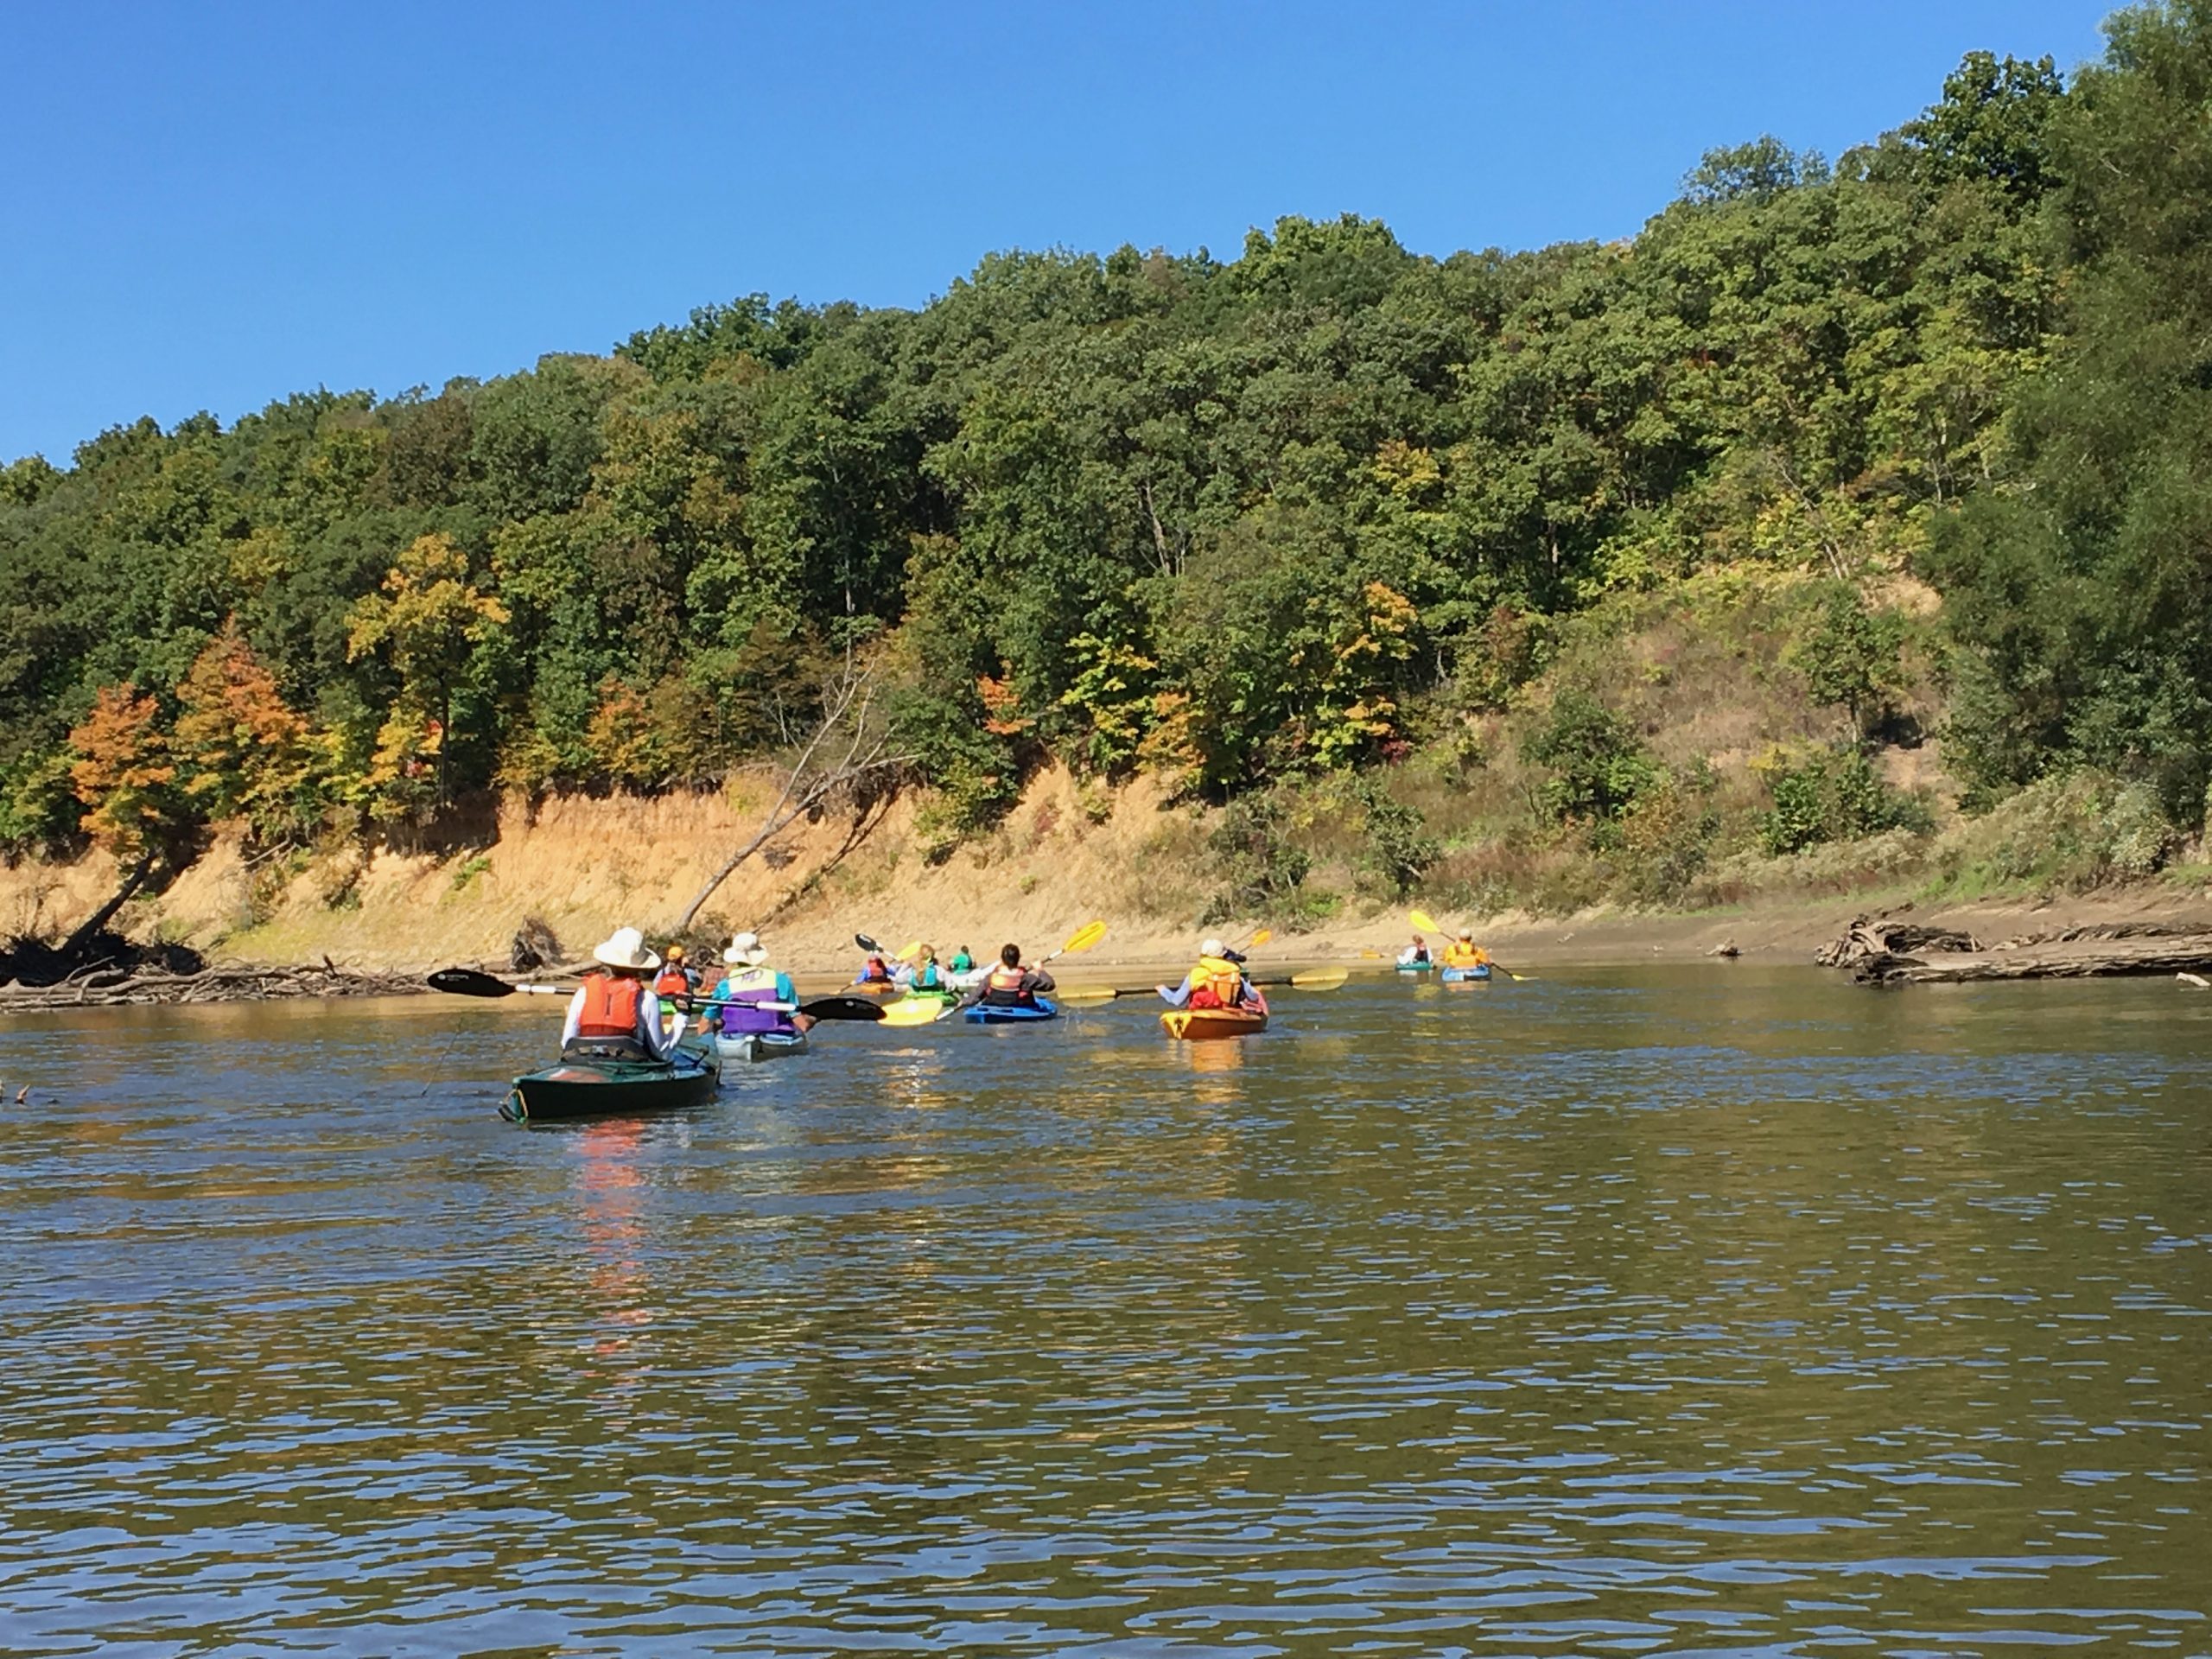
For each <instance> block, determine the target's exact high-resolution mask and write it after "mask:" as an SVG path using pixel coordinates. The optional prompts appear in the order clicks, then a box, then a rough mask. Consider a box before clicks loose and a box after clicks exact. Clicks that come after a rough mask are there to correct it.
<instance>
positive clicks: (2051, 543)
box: [1929, 4, 2212, 823]
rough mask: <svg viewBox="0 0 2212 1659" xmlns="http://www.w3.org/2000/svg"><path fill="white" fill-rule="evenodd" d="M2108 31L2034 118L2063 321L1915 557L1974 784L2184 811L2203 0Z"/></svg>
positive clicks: (2210, 414)
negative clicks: (1956, 683)
mask: <svg viewBox="0 0 2212 1659" xmlns="http://www.w3.org/2000/svg"><path fill="white" fill-rule="evenodd" d="M2107 34H2108V35H2109V37H2110V41H2111V45H2110V48H2109V49H2108V51H2107V54H2106V59H2105V61H2104V63H2103V64H2101V65H2100V66H2098V67H2093V68H2090V69H2088V70H2085V71H2084V72H2083V73H2082V76H2081V78H2080V79H2079V81H2078V82H2077V84H2076V86H2075V90H2074V91H2073V92H2072V93H2071V94H2069V96H2068V97H2066V98H2065V99H2063V101H2060V102H2057V103H2056V105H2055V107H2053V108H2052V109H2051V110H2050V112H2049V115H2048V118H2047V122H2046V124H2045V126H2044V129H2043V137H2044V142H2045V143H2046V144H2047V147H2048V156H2047V165H2045V166H2044V167H2043V168H2040V169H2039V170H2038V172H2037V178H2038V179H2041V178H2044V176H2045V175H2048V176H2049V177H2050V178H2055V179H2056V181H2057V183H2056V185H2055V186H2051V187H2048V188H2047V192H2046V195H2045V202H2046V207H2047V209H2048V212H2049V219H2050V229H2051V231H2052V232H2053V233H2054V237H2055V239H2056V245H2057V248H2058V251H2059V253H2060V256H2061V257H2063V259H2064V260H2065V262H2066V264H2067V266H2068V274H2067V283H2066V290H2065V294H2066V297H2065V305H2064V308H2063V312H2062V314H2061V316H2060V319H2059V321H2060V324H2061V328H2060V332H2059V334H2058V335H2057V337H2056V339H2055V340H2053V341H2052V342H2051V344H2050V350H2049V362H2048V365H2047V367H2045V368H2044V370H2043V371H2042V372H2040V373H2038V374H2037V375H2035V376H2034V377H2032V378H2029V379H2027V380H2024V381H2023V382H2022V383H2021V384H2020V385H2019V387H2018V394H2017V396H2016V397H2015V399H2014V403H2013V407H2012V410H2011V413H2010V415H2009V416H2008V428H2009V436H2010V442H2009V443H2008V444H2007V445H2006V446H2005V450H2004V453H2003V454H2002V455H2001V457H2000V459H2001V461H2002V464H2003V470H2002V472H2001V474H2000V475H1999V480H1998V483H1999V487H1997V488H1994V489H1985V490H1981V491H1979V492H1977V493H1974V495H1972V496H1971V497H1969V498H1968V499H1967V500H1966V501H1965V502H1964V503H1963V504H1962V505H1961V507H1960V508H1959V509H1958V510H1957V511H1956V512H1955V513H1953V514H1951V515H1949V516H1948V517H1947V518H1945V519H1943V520H1942V522H1940V523H1939V524H1938V525H1937V527H1936V541H1935V544H1934V548H1933V551H1932V556H1931V557H1930V558H1929V572H1930V574H1931V575H1932V576H1933V577H1934V579H1935V580H1936V583H1937V584H1938V586H1939V587H1941V588H1942V590H1943V593H1944V596H1945V600H1946V605H1945V615H1946V621H1947V625H1948V630H1949V632H1950V633H1951V636H1952V638H1953V639H1954V640H1955V643H1956V644H1957V645H1958V647H1959V655H1960V658H1961V664H1960V670H1959V678H1960V684H1961V695H1960V697H1959V699H1958V702H1957V705H1956V707H1955V710H1954V717H1953V721H1952V735H1953V737H1954V738H1955V748H1956V749H1957V751H1958V754H1959V760H1960V763H1961V766H1963V767H1964V769H1965V770H1966V771H1967V774H1968V776H1969V777H1970V778H1971V779H1973V781H1974V783H1975V784H1977V785H1979V786H1980V793H1981V796H1982V798H1985V799H1987V798H1994V797H1996V796H1997V795H1999V794H2000V793H2001V792H2002V791H2005V790H2006V789H2009V788H2013V787H2017V786H2018V785H2022V784H2024V783H2027V782H2029V781H2031V780H2032V779H2036V778H2037V777H2038V776H2040V775H2043V774H2044V773H2047V772H2052V771H2055V770H2067V769H2071V768H2074V767H2076V766H2082V765H2084V764H2086V765H2087V766H2090V767H2093V768H2097V769H2101V770H2104V771H2107V772H2114V773H2118V774H2120V775H2126V776H2134V777H2140V778H2143V779H2145V780H2146V781H2148V782H2150V783H2151V784H2152V786H2153V787H2154V788H2155V790H2156V791H2157V792H2158V796H2159V798H2161V800H2162V801H2163V803H2164V807H2165V810H2167V811H2169V812H2170V813H2171V814H2174V815H2176V816H2177V817H2179V818H2181V819H2182V821H2183V822H2188V823H2194V822H2196V820H2197V819H2198V817H2200V816H2201V814H2202V801H2203V794H2204V788H2205V785H2206V782H2207V780H2208V779H2212V696H2208V695H2207V694H2206V691H2205V690H2204V689H2203V688H2205V687H2206V686H2207V684H2208V683H2212V588H2208V586H2207V585H2206V583H2205V582H2204V580H2203V566H2204V555H2203V550H2204V548H2205V547H2206V546H2207V545H2208V544H2212V467H2208V465H2207V457H2208V456H2212V378H2208V375H2207V372H2206V358H2205V352H2204V345H2203V342H2204V341H2205V340H2206V339H2207V338H2208V337H2212V127H2208V125H2207V124H2206V122H2205V120H2204V110H2205V108H2206V105H2207V103H2208V100H2212V10H2207V9H2206V8H2204V7H2202V6H2200V5H2196V4H2176V5H2170V6H2160V5H2153V6H2143V7H2138V8H2135V9H2133V10H2126V11H2123V12H2120V13H2119V14H2118V15H2117V16H2114V17H2113V19H2112V20H2111V22H2110V23H2109V24H2108V25H2107Z"/></svg>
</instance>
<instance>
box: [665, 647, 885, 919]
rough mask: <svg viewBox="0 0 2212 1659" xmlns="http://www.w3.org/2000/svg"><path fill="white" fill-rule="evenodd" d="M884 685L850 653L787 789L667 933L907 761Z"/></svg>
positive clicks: (869, 793)
mask: <svg viewBox="0 0 2212 1659" xmlns="http://www.w3.org/2000/svg"><path fill="white" fill-rule="evenodd" d="M881 691H882V687H881V684H880V682H879V681H878V679H877V677H876V671H875V669H874V667H873V666H872V665H871V664H865V663H862V662H861V661H860V660H858V659H857V658H847V659H846V661H845V664H844V667H843V669H842V671H841V672H840V673H839V674H838V675H837V676H836V677H835V678H834V679H833V680H831V682H830V683H829V686H828V687H827V689H826V692H825V695H824V696H823V704H822V715H821V718H820V719H819V720H818V721H817V722H816V723H815V728H814V731H813V733H812V734H811V735H810V736H809V737H808V738H807V740H806V741H805V743H804V745H803V746H802V747H800V749H799V751H798V754H797V755H796V756H795V757H794V758H793V759H792V760H791V764H790V766H788V767H787V768H786V769H785V773H784V780H783V787H782V789H781V791H779V793H778V794H777V796H776V799H775V804H773V805H772V806H771V807H770V808H769V809H768V810H767V813H766V816H765V817H762V818H761V820H760V827H759V828H758V829H755V830H754V832H753V836H752V838H751V839H750V840H748V841H747V842H745V844H744V845H742V846H741V847H739V848H738V849H736V850H735V851H734V852H733V853H731V854H730V855H729V856H728V858H726V859H724V860H723V861H722V862H721V867H720V868H717V869H716V870H715V873H714V874H712V875H710V876H709V877H708V878H707V880H706V884H705V885H704V886H702V887H701V888H700V889H699V891H698V892H697V893H695V894H693V895H692V899H691V902H690V904H689V905H687V906H684V909H683V916H682V917H681V918H678V919H677V923H676V925H674V926H673V927H672V928H671V929H670V930H669V931H670V933H671V936H672V937H677V938H682V937H683V936H685V935H687V934H689V933H690V931H691V928H692V925H693V924H694V923H696V921H697V920H698V919H699V912H701V911H702V910H703V909H704V908H705V907H706V904H707V901H708V900H709V899H711V898H713V897H714V896H715V892H716V890H717V889H719V888H720V887H721V885H722V883H723V882H725V881H727V880H729V878H730V877H731V876H732V875H733V874H735V873H736V871H737V868H738V867H739V866H740V865H741V864H743V863H744V862H745V861H746V860H747V859H748V858H750V857H752V856H753V855H754V854H755V853H757V852H759V851H760V849H762V848H764V847H766V845H767V844H768V843H769V842H772V841H773V840H774V839H775V838H776V837H777V836H779V835H780V834H782V833H783V831H784V830H785V829H788V828H789V827H790V826H791V824H793V823H797V822H798V820H799V819H800V818H803V817H812V816H814V815H815V814H817V813H818V812H820V811H822V810H823V809H824V808H825V807H828V806H829V805H830V804H833V803H834V802H836V801H837V800H838V799H840V798H846V799H850V800H854V801H855V802H857V803H858V804H861V805H866V804H868V801H870V800H871V799H872V798H874V796H875V795H876V794H877V793H878V792H879V791H880V789H881V788H882V787H883V786H884V785H887V784H888V783H889V782H890V781H891V780H892V779H893V778H895V777H896V775H897V774H898V773H899V772H900V771H902V770H903V769H904V768H905V767H906V766H908V765H909V764H910V763H911V761H912V756H910V755H907V754H904V753H900V752H899V749H898V747H897V745H896V743H895V741H894V740H893V734H892V731H891V727H890V723H889V722H888V721H887V720H886V719H885V718H884V715H883V711H882V709H881V707H880V694H881Z"/></svg>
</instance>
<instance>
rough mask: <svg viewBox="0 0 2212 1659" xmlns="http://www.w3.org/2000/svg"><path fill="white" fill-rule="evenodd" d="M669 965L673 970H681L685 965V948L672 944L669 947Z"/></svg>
mask: <svg viewBox="0 0 2212 1659" xmlns="http://www.w3.org/2000/svg"><path fill="white" fill-rule="evenodd" d="M668 965H669V966H670V967H671V968H681V967H682V966H683V946H682V945H680V944H671V945H670V946H669V947H668Z"/></svg>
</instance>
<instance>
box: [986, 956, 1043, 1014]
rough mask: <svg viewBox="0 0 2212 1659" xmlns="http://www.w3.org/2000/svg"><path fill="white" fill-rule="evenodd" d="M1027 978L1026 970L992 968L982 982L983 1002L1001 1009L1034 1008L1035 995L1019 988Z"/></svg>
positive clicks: (1035, 1002) (1027, 971)
mask: <svg viewBox="0 0 2212 1659" xmlns="http://www.w3.org/2000/svg"><path fill="white" fill-rule="evenodd" d="M1028 977H1029V970H1028V969H1027V968H1007V967H1003V966H1001V967H998V968H994V969H991V972H990V976H989V977H988V978H987V979H986V980H984V982H983V1000H984V1001H987V1002H990V1003H992V1004H994V1005H995V1006H996V1007H1001V1008H1013V1007H1035V1006H1036V1004H1037V995H1036V993H1035V992H1033V991H1025V990H1023V989H1022V988H1021V982H1022V981H1024V980H1025V979H1027V978H1028Z"/></svg>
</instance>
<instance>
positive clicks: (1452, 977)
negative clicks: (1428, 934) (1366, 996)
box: [1398, 931, 1491, 985]
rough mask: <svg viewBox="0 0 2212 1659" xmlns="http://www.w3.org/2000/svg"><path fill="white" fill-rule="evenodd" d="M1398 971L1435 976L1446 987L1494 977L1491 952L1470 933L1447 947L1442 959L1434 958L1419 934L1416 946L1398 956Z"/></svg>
mask: <svg viewBox="0 0 2212 1659" xmlns="http://www.w3.org/2000/svg"><path fill="white" fill-rule="evenodd" d="M1398 971H1399V972H1400V973H1402V974H1427V973H1433V974H1434V975H1435V976H1437V978H1438V979H1440V980H1441V981H1442V982H1444V983H1445V984H1446V985H1463V984H1472V983H1476V982H1480V981H1482V980H1485V979H1488V978H1489V977H1490V973H1491V960H1490V952H1489V951H1487V950H1484V949H1483V948H1482V946H1480V945H1478V944H1476V943H1475V936H1474V934H1473V932H1472V931H1464V932H1461V933H1460V934H1459V936H1458V937H1457V938H1453V939H1452V941H1451V942H1450V943H1449V944H1446V946H1445V947H1444V954H1443V955H1442V956H1441V957H1432V956H1431V955H1430V954H1429V950H1428V941H1427V939H1426V938H1423V937H1422V936H1421V934H1418V933H1416V934H1414V942H1413V943H1412V944H1409V945H1408V946H1407V947H1406V948H1405V949H1404V950H1401V951H1399V952H1398Z"/></svg>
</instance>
